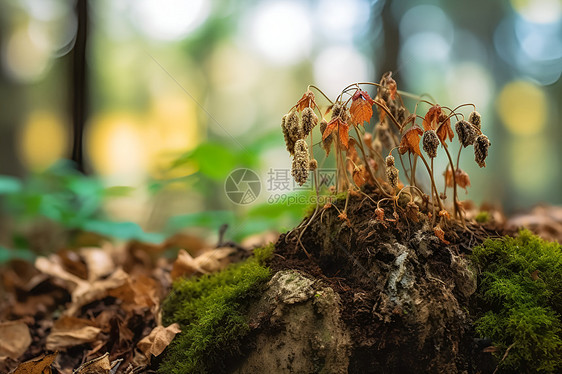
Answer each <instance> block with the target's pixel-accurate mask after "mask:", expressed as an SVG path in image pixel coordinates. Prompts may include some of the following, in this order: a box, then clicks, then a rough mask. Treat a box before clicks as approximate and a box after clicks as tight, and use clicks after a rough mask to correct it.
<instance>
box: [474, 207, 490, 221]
mask: <svg viewBox="0 0 562 374" xmlns="http://www.w3.org/2000/svg"><path fill="white" fill-rule="evenodd" d="M474 219H475V220H476V222H478V223H486V222H488V221H489V220H490V213H488V212H486V211H484V210H483V211H481V212H478V214H477V215H476V217H474Z"/></svg>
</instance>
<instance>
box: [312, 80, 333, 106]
mask: <svg viewBox="0 0 562 374" xmlns="http://www.w3.org/2000/svg"><path fill="white" fill-rule="evenodd" d="M311 88H314V89H315V90H316V91H318V92H320V93H321V94H322V96H324V97H325V98H326V100H328V101H329V102H330V104H334V103H333V102H332V100H330V98H329V97H328V96H327V95H326V94H325V93H324V91H322V90H321V89H320V88H318V87H316V86H315V85H313V84H309V85H308V90H310V89H311Z"/></svg>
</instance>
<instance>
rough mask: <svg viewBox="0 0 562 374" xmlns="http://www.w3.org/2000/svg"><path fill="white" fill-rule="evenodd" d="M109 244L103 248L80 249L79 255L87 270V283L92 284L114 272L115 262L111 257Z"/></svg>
mask: <svg viewBox="0 0 562 374" xmlns="http://www.w3.org/2000/svg"><path fill="white" fill-rule="evenodd" d="M109 246H110V244H106V245H104V247H103V248H81V249H80V255H81V256H82V258H83V259H84V262H85V263H86V266H87V268H88V281H90V282H93V281H95V280H97V279H99V278H102V277H104V276H106V275H108V274H111V272H112V271H113V270H115V262H114V261H113V258H112V257H111V254H110V251H111V248H110V247H109Z"/></svg>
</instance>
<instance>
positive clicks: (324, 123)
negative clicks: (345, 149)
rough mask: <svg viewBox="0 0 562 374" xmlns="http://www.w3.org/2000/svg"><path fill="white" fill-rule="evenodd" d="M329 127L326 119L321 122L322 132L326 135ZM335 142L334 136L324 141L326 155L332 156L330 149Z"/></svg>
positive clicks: (329, 136) (323, 146)
mask: <svg viewBox="0 0 562 374" xmlns="http://www.w3.org/2000/svg"><path fill="white" fill-rule="evenodd" d="M327 127H328V122H327V121H326V120H325V119H322V121H320V132H321V133H322V134H324V131H326V128H327ZM333 140H334V135H333V134H330V135H328V136H327V137H326V138H325V139H324V140H322V148H324V151H326V155H329V154H330V147H331V146H332V141H333Z"/></svg>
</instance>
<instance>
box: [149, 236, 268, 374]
mask: <svg viewBox="0 0 562 374" xmlns="http://www.w3.org/2000/svg"><path fill="white" fill-rule="evenodd" d="M273 249H274V247H273V245H272V244H271V245H269V246H267V247H264V248H259V249H256V250H255V251H254V256H252V257H250V258H249V259H247V260H246V261H244V262H241V263H238V264H233V265H231V266H229V267H228V268H226V269H225V270H223V271H220V272H218V273H215V274H211V275H205V276H202V277H199V278H195V279H182V280H179V281H177V282H175V283H174V285H173V289H172V292H171V293H170V295H169V296H168V297H167V298H166V300H165V301H164V303H163V305H162V311H163V322H164V324H165V325H168V324H170V323H173V322H178V323H179V324H180V327H181V330H182V332H181V333H180V334H179V335H178V336H177V337H176V338H175V339H174V340H173V342H172V344H171V345H170V346H169V347H168V350H167V353H166V357H165V358H164V360H163V361H162V364H161V365H160V367H159V369H158V371H159V372H160V373H177V374H180V373H181V374H185V373H212V372H217V371H224V367H223V366H224V365H225V361H226V360H227V359H228V358H231V357H235V356H237V355H238V354H239V353H240V341H241V339H242V338H243V337H244V336H245V335H246V333H247V332H248V331H249V327H248V323H247V321H246V319H245V311H246V310H247V307H248V305H249V301H251V300H252V299H253V298H254V297H257V296H258V293H259V290H260V288H261V286H262V285H263V284H264V283H265V281H267V280H268V279H269V278H270V271H269V269H268V268H267V267H266V266H265V261H266V260H267V259H268V258H269V257H270V256H271V255H272V253H273Z"/></svg>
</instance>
